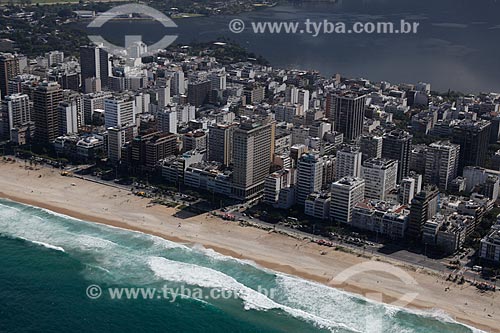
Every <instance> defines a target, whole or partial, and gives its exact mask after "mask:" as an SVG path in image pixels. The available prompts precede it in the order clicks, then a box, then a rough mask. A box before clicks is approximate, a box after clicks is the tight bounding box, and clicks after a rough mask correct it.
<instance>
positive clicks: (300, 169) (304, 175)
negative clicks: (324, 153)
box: [296, 154, 323, 206]
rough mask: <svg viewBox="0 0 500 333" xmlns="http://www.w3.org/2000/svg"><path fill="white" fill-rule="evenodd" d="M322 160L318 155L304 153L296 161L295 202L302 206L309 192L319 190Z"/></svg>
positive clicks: (321, 180)
mask: <svg viewBox="0 0 500 333" xmlns="http://www.w3.org/2000/svg"><path fill="white" fill-rule="evenodd" d="M322 185H323V160H322V158H321V157H319V156H318V155H314V154H304V155H302V156H301V157H300V158H299V161H298V163H297V190H296V198H297V204H298V205H301V206H303V205H304V204H305V201H306V199H307V197H308V196H309V194H311V193H313V192H317V191H319V190H321V187H322Z"/></svg>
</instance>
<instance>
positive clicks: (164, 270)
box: [148, 257, 361, 332]
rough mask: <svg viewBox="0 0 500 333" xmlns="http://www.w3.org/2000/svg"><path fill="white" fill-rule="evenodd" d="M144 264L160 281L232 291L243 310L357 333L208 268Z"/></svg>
mask: <svg viewBox="0 0 500 333" xmlns="http://www.w3.org/2000/svg"><path fill="white" fill-rule="evenodd" d="M148 263H149V266H150V268H151V270H152V271H153V272H154V274H155V275H156V276H157V277H158V278H161V279H163V280H167V281H172V282H180V283H186V284H188V285H194V286H199V287H203V288H219V289H222V290H231V291H233V292H236V293H237V295H238V297H239V298H241V299H242V300H243V301H244V306H245V309H246V310H264V311H267V310H271V309H279V310H283V311H284V312H286V313H288V314H289V315H291V316H293V317H295V318H300V319H303V320H306V321H309V322H311V323H313V324H315V325H316V326H318V327H320V328H328V329H331V330H333V329H339V328H341V329H344V330H348V331H349V332H361V331H358V330H356V329H353V328H351V327H348V326H347V325H345V324H342V323H337V322H333V321H331V320H328V319H325V318H321V317H318V316H315V315H314V314H311V313H308V312H306V311H303V310H301V309H296V308H292V307H289V306H286V305H283V304H279V303H276V302H275V301H273V300H272V299H270V298H269V297H267V296H266V295H264V294H262V293H259V292H257V291H255V290H253V289H251V288H249V287H247V286H245V285H243V284H242V283H240V282H238V281H237V280H236V279H234V278H232V277H230V276H228V275H226V274H224V273H222V272H219V271H216V270H213V269H211V268H208V267H202V266H198V265H194V264H188V263H182V262H178V261H172V260H169V259H166V258H163V257H151V258H149V259H148Z"/></svg>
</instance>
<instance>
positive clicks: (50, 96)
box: [33, 82, 63, 143]
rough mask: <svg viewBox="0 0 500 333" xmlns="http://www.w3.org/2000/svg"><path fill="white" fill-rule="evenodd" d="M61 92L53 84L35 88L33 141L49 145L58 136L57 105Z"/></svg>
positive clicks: (61, 96)
mask: <svg viewBox="0 0 500 333" xmlns="http://www.w3.org/2000/svg"><path fill="white" fill-rule="evenodd" d="M62 100H63V91H62V89H61V87H60V86H59V84H57V83H55V82H43V83H41V84H40V85H39V86H38V87H36V89H35V91H34V95H33V120H34V121H35V141H37V142H38V143H50V142H52V141H54V139H55V138H57V137H58V136H59V112H58V107H59V103H60V102H61V101H62Z"/></svg>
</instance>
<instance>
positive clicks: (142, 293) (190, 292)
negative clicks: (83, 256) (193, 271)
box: [85, 284, 276, 303]
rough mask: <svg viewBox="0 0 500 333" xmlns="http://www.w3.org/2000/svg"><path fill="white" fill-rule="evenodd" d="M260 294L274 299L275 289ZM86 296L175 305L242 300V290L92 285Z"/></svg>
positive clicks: (95, 298)
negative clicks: (161, 302) (183, 301)
mask: <svg viewBox="0 0 500 333" xmlns="http://www.w3.org/2000/svg"><path fill="white" fill-rule="evenodd" d="M257 292H259V293H260V294H262V295H264V296H266V297H269V298H271V299H272V298H274V296H275V294H276V290H275V289H274V288H264V287H262V286H258V287H257ZM85 294H86V296H87V297H88V298H89V299H91V300H97V299H100V298H108V299H110V300H161V301H167V302H170V303H174V302H176V301H178V300H180V299H185V298H191V299H197V300H205V301H208V300H229V299H241V296H242V295H241V291H240V290H232V289H222V288H201V287H193V286H187V285H181V286H176V287H169V286H168V285H166V284H165V285H163V286H162V287H161V288H153V287H108V288H101V287H100V286H99V285H97V284H91V285H89V286H88V287H87V289H86V290H85Z"/></svg>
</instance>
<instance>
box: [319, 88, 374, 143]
mask: <svg viewBox="0 0 500 333" xmlns="http://www.w3.org/2000/svg"><path fill="white" fill-rule="evenodd" d="M365 104H366V96H365V95H361V94H357V93H353V92H345V93H338V94H330V95H328V98H327V105H326V112H327V116H328V118H329V119H330V121H332V122H333V123H334V126H335V131H337V132H340V133H343V134H344V139H345V140H350V141H353V140H356V139H357V138H358V137H359V136H360V135H361V134H362V133H363V120H364V114H365Z"/></svg>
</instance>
